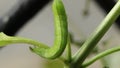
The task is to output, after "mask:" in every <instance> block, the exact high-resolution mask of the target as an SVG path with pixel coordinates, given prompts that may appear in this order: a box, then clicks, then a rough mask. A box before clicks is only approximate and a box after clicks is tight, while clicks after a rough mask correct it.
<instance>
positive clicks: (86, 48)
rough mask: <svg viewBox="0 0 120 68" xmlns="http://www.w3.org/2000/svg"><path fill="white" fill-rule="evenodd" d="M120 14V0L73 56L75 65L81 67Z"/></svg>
mask: <svg viewBox="0 0 120 68" xmlns="http://www.w3.org/2000/svg"><path fill="white" fill-rule="evenodd" d="M119 15H120V0H119V1H118V2H117V4H116V5H115V6H114V8H113V9H112V10H111V11H110V12H109V14H108V15H107V16H106V18H105V19H104V20H103V21H102V23H101V24H100V26H98V28H97V29H96V30H95V31H94V32H93V33H92V35H91V36H90V37H89V38H88V39H87V40H86V42H85V43H84V44H83V45H82V47H81V48H80V49H79V51H78V52H77V53H76V54H75V55H74V56H73V59H72V63H73V66H75V67H76V66H77V67H80V66H81V64H82V63H83V61H84V60H85V59H86V57H87V56H88V55H89V54H90V52H91V51H92V50H93V48H94V47H95V46H96V44H97V43H98V42H99V41H100V39H101V38H102V37H103V36H104V34H105V33H106V32H107V31H108V29H109V28H110V27H111V25H112V24H113V22H114V21H115V20H116V19H117V17H118V16H119Z"/></svg>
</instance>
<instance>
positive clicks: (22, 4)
mask: <svg viewBox="0 0 120 68" xmlns="http://www.w3.org/2000/svg"><path fill="white" fill-rule="evenodd" d="M37 1H38V2H37ZM99 1H100V0H90V3H88V2H87V0H74V1H73V0H64V1H63V3H64V5H65V8H66V12H67V15H68V21H69V31H70V33H71V34H72V36H73V38H74V40H75V41H84V40H86V39H87V37H88V36H89V35H90V34H91V33H92V32H93V31H94V29H95V28H96V27H97V26H98V25H99V24H100V22H101V21H102V20H103V19H104V17H105V16H106V13H107V12H109V10H110V9H111V8H109V10H108V9H105V8H104V6H101V3H100V2H99ZM101 1H102V0H101ZM103 1H105V0H103ZM107 1H110V0H106V1H105V2H107ZM111 1H112V0H111ZM113 1H114V0H113ZM114 2H115V1H114ZM112 3H113V2H112ZM33 4H34V5H33ZM86 4H87V5H86ZM51 5H52V1H51V0H46V1H42V0H0V31H3V32H5V33H6V34H8V35H11V36H13V35H16V36H22V37H27V38H31V39H34V40H38V41H40V42H42V43H46V44H47V45H52V44H53V40H54V39H53V38H54V26H53V19H54V18H53V13H52V7H51ZM112 5H114V4H112ZM28 7H29V8H28ZM86 8H87V10H88V13H87V12H85V10H86ZM117 22H119V20H118V21H117ZM23 25H24V26H23ZM119 30H120V29H119V27H118V24H117V25H116V24H114V25H113V26H112V27H111V28H110V30H109V31H108V32H107V33H106V35H105V36H104V38H103V39H102V40H101V42H100V43H99V44H98V47H99V51H103V50H106V49H109V48H112V47H116V46H119V45H120V40H119V38H120V32H119ZM104 43H105V45H104ZM106 43H107V44H106ZM73 45H75V44H73ZM29 46H30V45H26V44H14V45H9V46H6V47H3V48H1V49H0V68H62V67H63V66H62V65H63V63H62V62H61V61H59V60H54V61H50V60H46V59H43V58H41V57H39V56H38V55H36V54H34V53H32V52H31V51H30V50H29ZM78 48H79V47H77V46H72V52H73V53H74V52H76V51H77V49H78ZM119 53H120V52H116V53H114V54H111V55H109V56H106V57H104V60H105V62H106V65H107V66H109V67H110V68H119V67H120V65H119V63H120V57H119V56H120V55H119ZM92 56H94V54H92V55H91V56H90V57H92ZM102 67H103V65H102V63H101V60H99V61H97V62H95V63H94V64H92V65H91V66H90V67H88V68H102Z"/></svg>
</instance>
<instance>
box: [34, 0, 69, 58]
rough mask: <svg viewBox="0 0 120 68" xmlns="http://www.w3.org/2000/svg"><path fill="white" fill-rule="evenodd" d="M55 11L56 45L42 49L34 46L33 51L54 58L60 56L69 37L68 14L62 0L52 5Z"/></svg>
mask: <svg viewBox="0 0 120 68" xmlns="http://www.w3.org/2000/svg"><path fill="white" fill-rule="evenodd" d="M52 9H53V13H54V21H55V22H54V25H55V40H54V45H53V47H51V48H47V49H41V48H39V47H38V48H33V49H32V50H33V52H35V53H37V54H38V55H40V56H42V57H45V58H50V59H54V58H57V57H59V56H60V55H61V54H62V53H63V51H64V49H65V47H66V44H67V37H68V26H67V16H66V12H65V9H64V6H63V3H62V1H61V0H54V2H53V5H52Z"/></svg>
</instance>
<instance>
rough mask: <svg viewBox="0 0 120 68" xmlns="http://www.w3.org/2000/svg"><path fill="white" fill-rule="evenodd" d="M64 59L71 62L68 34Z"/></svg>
mask: <svg viewBox="0 0 120 68" xmlns="http://www.w3.org/2000/svg"><path fill="white" fill-rule="evenodd" d="M66 60H67V61H68V62H71V60H72V56H71V46H70V36H69V35H68V41H67V47H66Z"/></svg>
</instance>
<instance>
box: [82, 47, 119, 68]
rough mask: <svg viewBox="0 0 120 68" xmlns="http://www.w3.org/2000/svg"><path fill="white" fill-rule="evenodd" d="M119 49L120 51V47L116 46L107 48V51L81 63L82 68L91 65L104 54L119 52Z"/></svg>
mask: <svg viewBox="0 0 120 68" xmlns="http://www.w3.org/2000/svg"><path fill="white" fill-rule="evenodd" d="M118 51H120V47H115V48H111V49H108V50H106V51H104V52H102V53H100V54H98V55H96V56H95V57H93V58H92V59H90V60H88V61H86V62H84V63H83V64H82V65H81V67H82V68H85V67H87V66H89V65H91V64H92V63H94V62H95V61H97V60H98V59H100V58H102V57H104V56H106V55H109V54H112V53H114V52H118Z"/></svg>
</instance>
